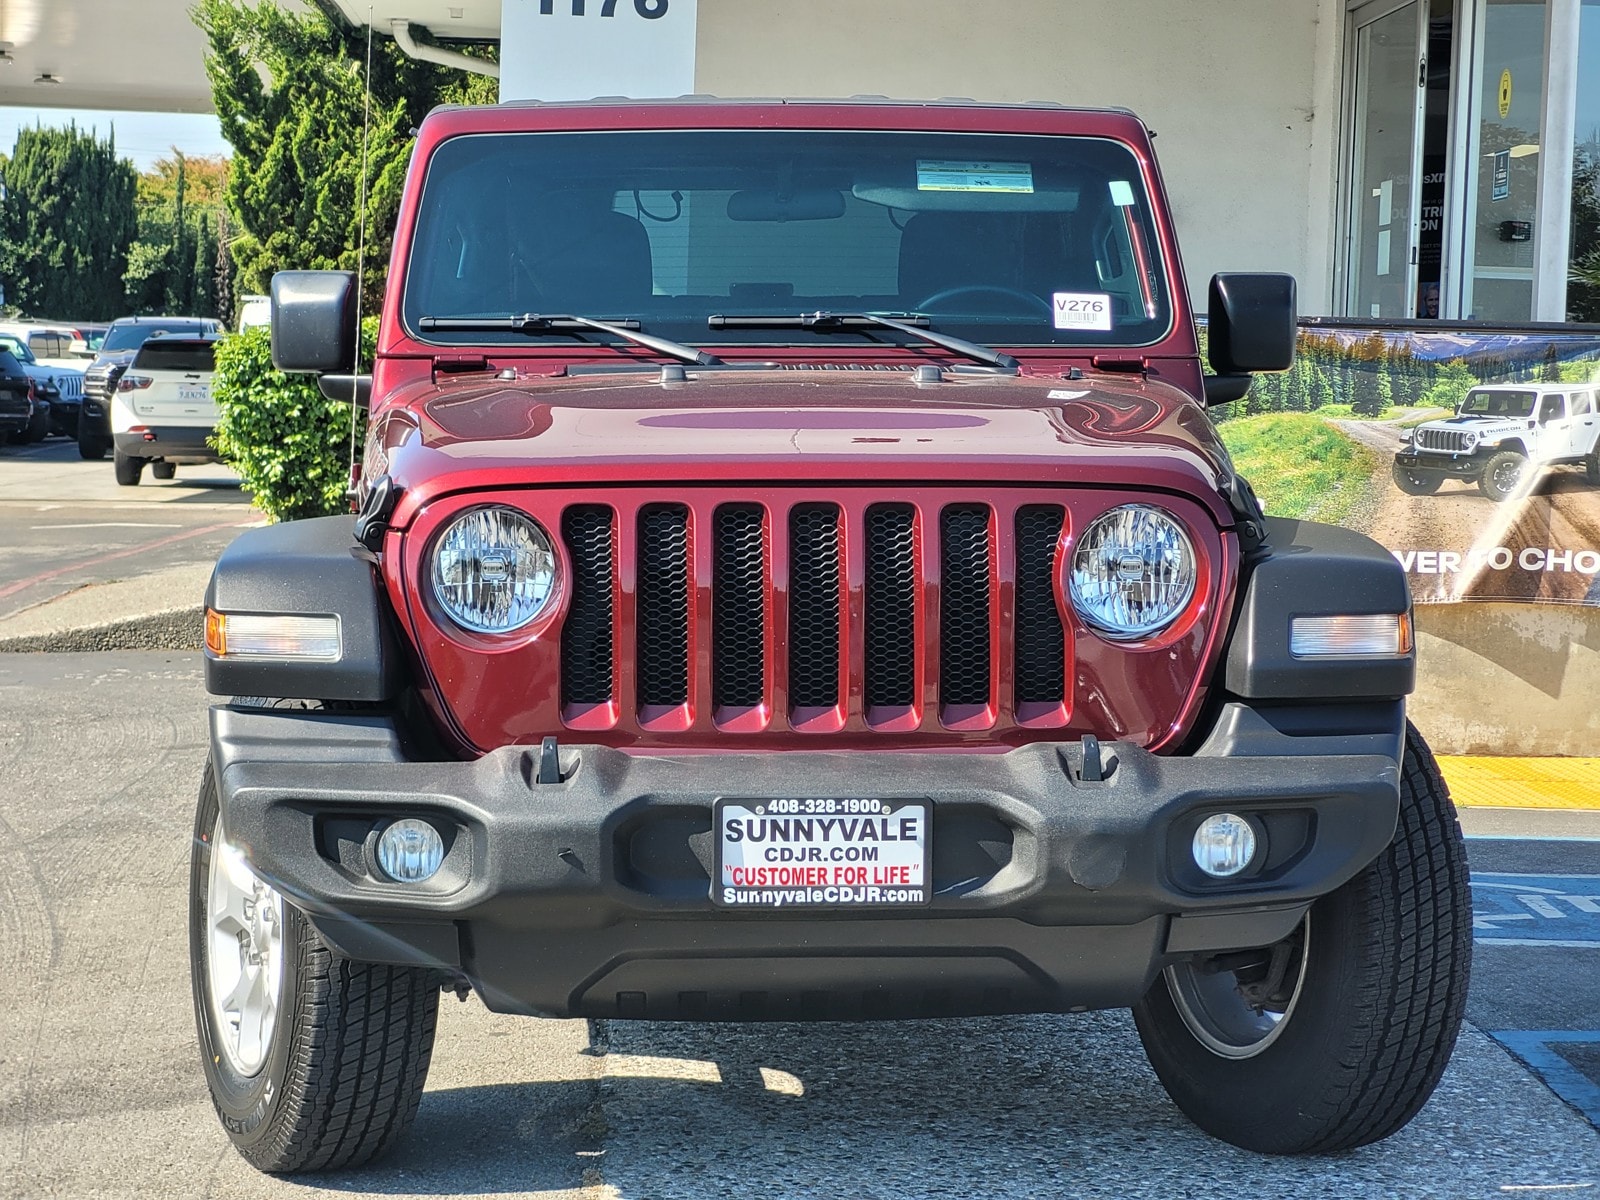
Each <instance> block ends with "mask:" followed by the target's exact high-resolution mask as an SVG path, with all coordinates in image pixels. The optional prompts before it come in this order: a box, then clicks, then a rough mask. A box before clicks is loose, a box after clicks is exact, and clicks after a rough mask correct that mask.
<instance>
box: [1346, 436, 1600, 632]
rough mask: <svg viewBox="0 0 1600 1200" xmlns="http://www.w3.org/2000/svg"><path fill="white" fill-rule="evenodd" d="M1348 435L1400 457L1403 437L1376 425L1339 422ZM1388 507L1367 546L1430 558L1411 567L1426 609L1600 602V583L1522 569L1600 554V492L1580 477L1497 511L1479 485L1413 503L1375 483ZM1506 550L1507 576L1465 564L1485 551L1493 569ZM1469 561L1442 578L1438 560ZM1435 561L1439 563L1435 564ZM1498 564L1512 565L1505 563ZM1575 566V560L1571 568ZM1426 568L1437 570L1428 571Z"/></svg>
mask: <svg viewBox="0 0 1600 1200" xmlns="http://www.w3.org/2000/svg"><path fill="white" fill-rule="evenodd" d="M1332 424H1333V425H1335V426H1336V427H1337V428H1338V429H1339V430H1340V432H1342V433H1345V434H1347V435H1349V436H1350V437H1352V438H1354V439H1355V440H1356V441H1358V442H1360V443H1361V444H1362V445H1364V446H1369V447H1371V448H1372V449H1374V450H1376V451H1378V452H1379V453H1381V454H1383V455H1385V456H1386V457H1388V456H1392V455H1393V454H1394V452H1395V451H1396V450H1397V449H1399V446H1400V436H1399V433H1400V431H1399V428H1398V426H1395V425H1389V424H1385V423H1382V422H1374V421H1334V422H1332ZM1373 486H1374V487H1375V488H1376V490H1377V493H1378V496H1379V501H1378V503H1377V504H1376V505H1375V506H1374V507H1373V508H1371V509H1370V510H1369V515H1368V516H1367V519H1366V520H1364V521H1362V522H1361V524H1360V529H1361V532H1362V533H1365V534H1366V535H1367V536H1368V537H1371V538H1373V539H1374V540H1376V541H1378V542H1381V543H1382V544H1383V545H1384V546H1387V547H1388V548H1389V549H1391V550H1394V551H1397V552H1399V553H1400V554H1401V555H1402V561H1404V555H1405V554H1406V553H1407V552H1408V551H1413V550H1415V551H1421V552H1423V558H1422V559H1421V561H1420V562H1418V561H1413V563H1411V564H1410V565H1409V566H1408V572H1409V574H1410V578H1411V589H1412V593H1413V595H1414V596H1415V597H1416V598H1417V600H1419V601H1421V602H1424V603H1427V602H1440V601H1453V600H1521V601H1534V602H1545V603H1562V604H1582V603H1585V602H1586V601H1587V602H1589V603H1595V602H1597V601H1600V576H1595V575H1586V574H1584V573H1582V572H1580V571H1577V570H1572V569H1567V570H1556V569H1552V570H1529V569H1527V567H1526V566H1524V565H1522V562H1521V558H1522V553H1523V551H1524V550H1527V549H1537V550H1538V551H1540V552H1541V554H1540V559H1539V561H1540V562H1541V563H1542V561H1543V553H1544V552H1545V551H1556V552H1566V553H1567V554H1568V555H1571V554H1575V553H1577V552H1579V551H1584V550H1590V551H1600V488H1595V487H1592V486H1590V485H1589V484H1588V483H1587V482H1586V481H1585V480H1584V475H1583V471H1582V469H1581V468H1577V467H1555V468H1552V469H1551V470H1549V471H1548V472H1546V474H1545V476H1544V478H1542V479H1540V480H1538V481H1537V482H1536V483H1535V484H1534V486H1533V488H1532V490H1531V491H1530V493H1529V494H1528V495H1527V496H1526V497H1525V498H1524V499H1522V500H1520V501H1511V502H1508V503H1506V504H1495V503H1494V502H1493V501H1491V500H1490V499H1489V498H1488V497H1486V496H1485V495H1484V494H1483V493H1482V492H1480V491H1479V490H1478V486H1477V484H1475V483H1473V484H1468V483H1462V482H1460V481H1458V480H1448V481H1446V483H1445V484H1444V486H1443V487H1441V488H1440V489H1439V491H1438V492H1437V493H1436V494H1434V495H1432V496H1407V495H1406V494H1405V493H1404V492H1402V491H1400V489H1399V488H1397V487H1396V486H1395V485H1394V483H1393V481H1391V480H1390V479H1389V478H1387V475H1385V476H1384V477H1381V478H1378V479H1375V480H1374V481H1373ZM1502 547H1503V548H1504V549H1505V551H1509V553H1510V555H1511V563H1510V565H1509V566H1506V567H1504V568H1502V569H1496V568H1495V567H1493V566H1491V565H1488V564H1487V563H1486V564H1485V565H1482V566H1480V567H1478V568H1476V569H1473V568H1471V567H1470V566H1468V565H1467V564H1466V555H1467V553H1468V552H1469V551H1471V550H1478V551H1480V552H1481V553H1482V555H1483V556H1484V557H1485V558H1486V559H1491V560H1492V557H1493V552H1494V551H1496V550H1497V549H1500V548H1502ZM1435 552H1448V553H1454V554H1458V555H1461V556H1462V559H1461V562H1462V566H1461V568H1460V570H1445V569H1440V564H1439V563H1438V561H1437V559H1438V554H1437V553H1435ZM1430 553H1434V554H1435V557H1434V559H1431V560H1430V559H1428V558H1427V557H1426V556H1427V555H1428V554H1430ZM1499 561H1501V562H1504V561H1505V556H1504V554H1502V555H1501V556H1500V559H1499ZM1564 561H1569V560H1564ZM1422 563H1427V564H1428V565H1430V566H1431V567H1432V569H1431V570H1421V569H1419V566H1420V565H1421V564H1422Z"/></svg>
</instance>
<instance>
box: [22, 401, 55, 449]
mask: <svg viewBox="0 0 1600 1200" xmlns="http://www.w3.org/2000/svg"><path fill="white" fill-rule="evenodd" d="M49 436H50V410H49V409H48V408H36V409H34V410H33V416H32V417H30V418H29V419H28V431H27V433H25V434H23V435H22V440H23V442H24V443H25V444H27V445H29V446H32V445H35V444H37V443H39V442H42V441H44V440H45V438H47V437H49Z"/></svg>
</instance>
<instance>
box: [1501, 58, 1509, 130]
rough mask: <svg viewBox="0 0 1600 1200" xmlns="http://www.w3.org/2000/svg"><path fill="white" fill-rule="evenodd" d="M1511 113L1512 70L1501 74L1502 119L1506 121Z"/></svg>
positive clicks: (1507, 69) (1506, 70)
mask: <svg viewBox="0 0 1600 1200" xmlns="http://www.w3.org/2000/svg"><path fill="white" fill-rule="evenodd" d="M1510 111H1511V68H1510V67H1507V68H1506V69H1505V70H1504V71H1501V72H1500V119H1501V120H1502V121H1504V120H1505V119H1506V114H1507V113H1509V112H1510Z"/></svg>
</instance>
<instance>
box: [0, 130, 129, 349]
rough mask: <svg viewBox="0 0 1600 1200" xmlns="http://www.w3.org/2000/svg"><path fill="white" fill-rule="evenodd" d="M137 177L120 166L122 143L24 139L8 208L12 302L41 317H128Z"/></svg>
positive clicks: (3, 229)
mask: <svg viewBox="0 0 1600 1200" xmlns="http://www.w3.org/2000/svg"><path fill="white" fill-rule="evenodd" d="M136 178H137V176H136V174H135V172H134V169H133V164H132V163H130V162H127V161H125V160H123V159H119V158H118V157H117V149H116V141H115V135H114V134H113V135H112V136H111V137H108V138H107V139H106V140H105V141H101V140H100V139H99V138H98V137H97V136H95V134H93V133H92V132H83V131H80V130H79V129H78V128H77V126H76V125H73V126H69V127H68V128H66V129H43V128H37V127H36V128H34V129H23V130H21V131H20V132H19V133H18V134H17V144H16V149H15V151H14V152H13V153H12V155H11V159H10V161H9V162H8V163H7V165H6V175H5V186H6V199H5V203H4V204H3V205H0V281H3V282H4V284H5V289H6V300H7V302H8V303H9V304H10V305H11V306H13V307H15V308H16V309H18V310H19V311H21V312H23V313H26V314H28V315H31V316H50V317H56V318H58V319H77V320H89V321H92V320H106V319H109V318H112V317H117V316H120V315H122V314H121V310H122V276H123V272H124V271H125V270H126V269H127V265H128V247H129V246H130V244H131V243H132V242H133V238H134V233H135V228H136V221H135V217H134V190H135V180H136Z"/></svg>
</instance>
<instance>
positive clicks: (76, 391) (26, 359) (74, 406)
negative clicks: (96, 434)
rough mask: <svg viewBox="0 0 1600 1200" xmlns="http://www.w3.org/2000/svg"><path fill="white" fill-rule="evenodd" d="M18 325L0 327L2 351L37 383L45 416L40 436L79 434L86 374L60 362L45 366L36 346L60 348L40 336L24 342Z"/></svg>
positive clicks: (39, 427)
mask: <svg viewBox="0 0 1600 1200" xmlns="http://www.w3.org/2000/svg"><path fill="white" fill-rule="evenodd" d="M16 328H17V327H16V326H10V325H0V348H3V349H5V350H7V351H8V352H10V354H11V356H12V357H13V358H15V359H16V360H17V361H18V362H20V363H21V364H22V369H23V370H24V371H26V372H27V373H28V377H29V378H30V379H32V380H33V382H34V393H35V399H36V400H37V401H39V402H41V407H42V409H43V416H42V417H40V418H38V419H37V420H36V422H35V426H34V429H35V431H36V432H37V435H38V436H37V437H34V438H33V439H32V440H34V441H42V440H43V439H44V438H45V437H46V436H47V435H49V434H51V433H59V434H61V435H62V436H64V437H73V436H74V435H75V434H76V433H77V431H78V409H79V406H80V405H81V404H82V403H83V378H84V374H83V371H82V370H81V369H79V368H78V367H71V366H62V365H61V364H60V361H59V360H57V361H56V362H54V363H49V364H47V363H43V362H41V361H39V359H38V358H37V357H36V356H35V354H34V347H35V346H41V347H42V348H44V349H49V350H54V349H59V346H57V345H55V344H54V343H52V342H51V341H49V340H47V339H43V338H39V337H34V338H29V339H24V338H23V337H22V336H21V335H20V334H18V333H16V332H14V330H15V329H16Z"/></svg>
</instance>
